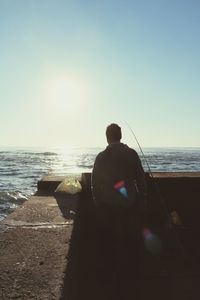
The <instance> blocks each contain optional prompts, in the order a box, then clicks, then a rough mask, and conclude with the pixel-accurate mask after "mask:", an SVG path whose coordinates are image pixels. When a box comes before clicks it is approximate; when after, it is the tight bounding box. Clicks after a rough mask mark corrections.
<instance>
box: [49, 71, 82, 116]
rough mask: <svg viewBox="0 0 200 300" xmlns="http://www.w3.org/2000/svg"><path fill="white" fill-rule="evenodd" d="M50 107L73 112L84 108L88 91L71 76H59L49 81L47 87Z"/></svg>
mask: <svg viewBox="0 0 200 300" xmlns="http://www.w3.org/2000/svg"><path fill="white" fill-rule="evenodd" d="M46 95H47V101H48V106H50V107H52V108H53V109H54V110H57V109H58V108H59V110H65V111H66V110H67V111H72V110H75V109H77V108H78V107H80V106H82V104H83V102H84V101H85V98H86V89H85V86H84V84H83V82H81V81H80V80H78V79H77V78H72V77H69V76H58V77H55V78H51V79H50V80H48V83H47V85H46Z"/></svg>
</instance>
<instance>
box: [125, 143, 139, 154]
mask: <svg viewBox="0 0 200 300" xmlns="http://www.w3.org/2000/svg"><path fill="white" fill-rule="evenodd" d="M124 146H125V147H126V150H127V151H128V152H129V153H130V154H131V155H133V156H138V153H137V151H136V150H135V149H133V148H131V147H129V146H128V145H125V144H124Z"/></svg>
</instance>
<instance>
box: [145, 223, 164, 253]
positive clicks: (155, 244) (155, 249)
mask: <svg viewBox="0 0 200 300" xmlns="http://www.w3.org/2000/svg"><path fill="white" fill-rule="evenodd" d="M143 236H144V244H145V247H146V249H147V250H148V251H149V252H151V253H152V254H158V253H160V251H161V241H160V239H159V238H158V236H157V235H155V234H154V233H152V231H151V230H150V229H149V228H144V229H143Z"/></svg>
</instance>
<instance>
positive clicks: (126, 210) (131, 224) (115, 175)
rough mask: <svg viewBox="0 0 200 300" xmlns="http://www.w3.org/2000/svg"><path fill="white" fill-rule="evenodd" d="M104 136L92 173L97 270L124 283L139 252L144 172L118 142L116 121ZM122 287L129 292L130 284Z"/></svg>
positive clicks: (134, 267)
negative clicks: (103, 147) (96, 239)
mask: <svg viewBox="0 0 200 300" xmlns="http://www.w3.org/2000/svg"><path fill="white" fill-rule="evenodd" d="M106 137H107V142H108V146H107V147H106V149H105V150H104V151H102V152H100V153H99V154H98V155H97V157H96V160H95V163H94V167H93V172H92V194H93V199H94V203H95V207H96V217H97V232H98V234H97V236H98V240H99V248H100V249H101V257H100V258H98V261H100V262H101V259H102V263H100V266H101V268H105V269H103V270H100V271H99V272H98V273H99V274H104V276H107V277H108V279H107V282H108V283H110V279H111V278H112V274H113V276H114V277H116V274H118V275H117V276H118V277H119V276H120V277H121V276H122V278H121V280H122V281H123V282H124V283H125V282H129V279H130V277H131V276H134V275H135V274H137V273H138V268H139V260H140V259H139V257H140V256H141V253H142V247H143V242H142V229H143V228H142V227H143V220H144V215H145V210H146V182H145V174H144V170H143V168H142V164H141V161H140V159H139V156H138V154H137V152H136V151H135V150H133V149H131V148H129V147H128V146H127V145H125V144H123V143H121V142H120V141H121V138H122V134H121V128H120V127H119V126H118V125H117V124H111V125H109V126H108V127H107V129H106ZM104 266H105V267H104ZM119 274H120V275H119ZM104 278H106V277H104ZM126 279H127V280H126ZM124 290H127V292H128V291H129V292H130V291H132V284H131V285H130V287H129V288H127V289H124ZM129 292H128V293H129ZM124 299H126V298H125V297H124Z"/></svg>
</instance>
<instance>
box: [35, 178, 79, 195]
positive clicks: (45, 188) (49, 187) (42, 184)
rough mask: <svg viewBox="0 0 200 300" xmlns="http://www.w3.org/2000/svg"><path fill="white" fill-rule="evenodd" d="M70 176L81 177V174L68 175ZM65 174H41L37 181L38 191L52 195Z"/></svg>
mask: <svg viewBox="0 0 200 300" xmlns="http://www.w3.org/2000/svg"><path fill="white" fill-rule="evenodd" d="M69 176H70V177H73V178H76V179H78V180H80V179H81V176H80V175H78V174H74V175H69ZM66 177H67V176H56V175H47V176H43V177H42V179H41V180H39V181H38V184H37V189H38V193H43V194H44V193H45V194H47V195H52V194H53V192H54V191H55V189H56V188H57V187H58V185H59V184H60V183H61V182H62V181H63V180H64V179H65V178H66Z"/></svg>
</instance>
